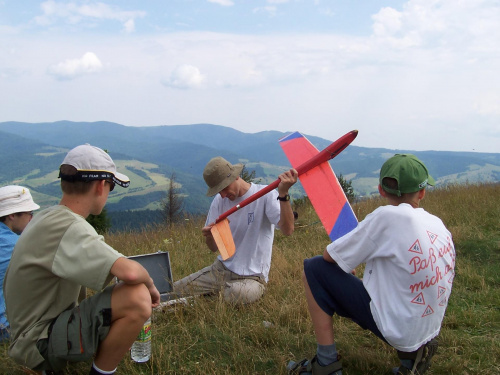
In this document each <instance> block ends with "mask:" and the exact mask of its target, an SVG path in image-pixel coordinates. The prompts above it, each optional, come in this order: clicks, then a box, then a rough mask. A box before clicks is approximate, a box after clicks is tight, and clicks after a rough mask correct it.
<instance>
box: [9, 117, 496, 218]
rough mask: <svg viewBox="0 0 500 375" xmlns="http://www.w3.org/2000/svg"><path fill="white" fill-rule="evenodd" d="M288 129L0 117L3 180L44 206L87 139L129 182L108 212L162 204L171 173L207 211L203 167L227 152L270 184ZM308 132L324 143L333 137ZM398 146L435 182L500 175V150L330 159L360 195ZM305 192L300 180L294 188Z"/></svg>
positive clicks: (371, 152) (189, 200) (281, 162)
mask: <svg viewBox="0 0 500 375" xmlns="http://www.w3.org/2000/svg"><path fill="white" fill-rule="evenodd" d="M289 133H290V132H288V133H283V132H278V131H265V132H259V133H243V132H240V131H237V130H235V129H232V128H229V127H224V126H218V125H211V124H194V125H168V126H154V127H131V126H124V125H120V124H116V123H111V122H104V121H100V122H92V123H89V122H71V121H58V122H52V123H23V122H14V121H10V122H2V123H0V157H1V160H2V161H3V162H2V163H1V164H0V185H7V184H21V185H25V186H28V187H29V188H30V189H31V190H32V192H33V196H34V199H35V200H36V202H37V203H39V204H40V205H41V206H42V207H45V206H49V205H52V204H55V203H57V202H58V201H59V198H60V196H61V193H60V188H59V180H58V179H57V173H58V172H57V171H58V168H59V165H60V164H61V162H62V160H63V158H64V156H65V154H66V152H67V151H68V150H69V149H71V148H73V147H75V146H77V145H80V144H83V143H90V144H92V145H95V146H98V147H101V148H103V149H106V150H107V151H108V152H109V154H110V155H111V157H112V158H113V160H114V161H115V163H116V164H117V166H118V169H119V170H120V171H123V173H125V174H127V175H128V176H129V177H130V179H131V181H132V183H131V185H130V188H128V189H115V191H113V192H112V193H111V195H110V199H109V201H108V205H107V210H108V212H116V211H126V210H129V211H138V210H156V209H158V208H159V202H160V201H161V199H162V198H163V197H164V194H165V191H166V189H167V183H168V181H169V178H170V177H171V175H172V173H174V174H175V180H176V181H177V182H178V183H179V184H180V185H179V191H180V193H182V194H183V196H184V207H185V210H186V211H187V212H189V213H192V214H204V213H205V212H206V211H207V209H208V206H209V204H210V198H208V197H206V196H205V192H206V185H205V182H204V181H203V178H202V173H203V169H204V167H205V165H206V163H207V162H208V161H209V160H210V159H211V158H212V157H215V156H223V157H224V158H226V159H227V160H229V161H230V162H232V163H237V162H241V163H244V164H245V165H246V168H247V169H248V170H249V171H253V170H255V172H256V180H260V181H261V182H262V183H269V182H271V181H274V180H275V179H276V178H277V176H278V175H279V174H280V173H281V172H282V171H284V170H286V169H288V168H289V167H290V164H289V162H288V160H287V159H286V157H285V154H284V153H283V151H282V150H281V147H280V146H279V144H278V140H279V139H280V138H282V137H283V136H285V135H287V134H289ZM304 135H305V136H306V137H307V138H308V139H309V140H310V141H311V142H312V143H313V144H314V145H315V146H316V147H317V148H318V149H319V150H321V149H323V148H324V147H326V146H327V145H329V144H330V143H331V142H332V141H334V140H333V139H332V140H326V139H323V138H319V137H314V136H309V135H307V134H304ZM341 135H343V134H339V137H340V136H341ZM362 136H363V135H362V134H359V136H358V137H362ZM382 142H383V141H381V143H382ZM355 143H356V141H354V144H355ZM398 152H399V153H403V152H409V153H413V154H415V155H417V156H418V157H419V158H420V159H421V160H422V161H423V162H424V163H425V164H426V165H427V167H428V169H429V170H430V171H431V174H432V175H433V177H434V178H435V179H436V180H437V182H438V185H443V184H447V183H465V182H470V183H474V182H498V181H500V154H499V153H475V152H448V151H411V150H390V149H384V148H365V147H358V146H355V145H351V146H349V147H348V148H347V149H345V150H344V151H343V152H342V153H341V154H340V155H339V156H338V157H336V158H335V159H334V160H333V161H332V162H331V164H332V167H333V169H334V171H335V172H336V173H337V175H338V174H342V175H343V176H344V178H346V179H347V180H351V181H352V186H353V188H354V190H355V192H356V193H357V194H358V195H360V196H366V195H370V194H374V193H376V192H377V184H378V178H377V177H378V171H379V168H380V166H381V165H382V163H383V162H384V160H385V159H387V158H388V157H389V156H392V155H393V154H395V153H398ZM302 193H303V191H302V190H301V187H300V186H297V188H296V189H295V190H294V195H295V196H299V195H301V194H302Z"/></svg>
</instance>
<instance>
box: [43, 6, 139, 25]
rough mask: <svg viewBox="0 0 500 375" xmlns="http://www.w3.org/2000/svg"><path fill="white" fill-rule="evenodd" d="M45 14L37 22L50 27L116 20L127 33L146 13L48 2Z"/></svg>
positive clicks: (108, 7) (44, 8)
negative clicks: (87, 21)
mask: <svg viewBox="0 0 500 375" xmlns="http://www.w3.org/2000/svg"><path fill="white" fill-rule="evenodd" d="M40 8H41V9H42V12H43V14H42V15H41V16H37V17H35V22H36V23H37V24H39V25H41V26H48V25H52V24H54V23H56V22H57V21H59V20H62V21H64V22H66V23H69V24H78V23H81V22H83V21H84V20H114V21H119V22H121V23H122V24H123V25H124V29H125V30H126V31H127V32H131V31H133V30H134V20H135V19H137V18H143V17H144V16H145V15H146V12H143V11H123V10H120V9H119V8H117V7H111V6H109V5H107V4H104V3H100V2H85V3H83V4H79V3H78V2H56V1H54V0H48V1H45V2H43V3H42V4H41V5H40Z"/></svg>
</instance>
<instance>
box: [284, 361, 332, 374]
mask: <svg viewBox="0 0 500 375" xmlns="http://www.w3.org/2000/svg"><path fill="white" fill-rule="evenodd" d="M286 368H287V370H288V374H290V375H294V374H302V375H342V362H341V361H340V356H339V357H338V360H337V361H335V362H333V363H330V364H329V365H328V366H321V365H320V364H319V363H318V358H317V357H316V356H314V358H313V359H311V360H310V361H309V360H308V359H307V358H305V359H303V360H301V361H299V362H294V361H290V362H289V363H288V365H287V366H286Z"/></svg>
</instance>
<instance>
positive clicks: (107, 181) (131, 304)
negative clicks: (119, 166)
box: [4, 144, 160, 374]
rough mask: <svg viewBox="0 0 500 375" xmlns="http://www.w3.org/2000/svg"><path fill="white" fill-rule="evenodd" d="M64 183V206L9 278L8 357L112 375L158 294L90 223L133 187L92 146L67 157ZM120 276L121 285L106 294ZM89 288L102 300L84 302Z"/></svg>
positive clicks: (22, 249)
mask: <svg viewBox="0 0 500 375" xmlns="http://www.w3.org/2000/svg"><path fill="white" fill-rule="evenodd" d="M59 177H60V178H61V189H62V192H63V195H62V199H61V202H60V204H59V205H57V206H53V207H50V208H48V209H46V210H43V211H41V212H40V213H39V214H37V215H36V216H35V217H34V218H33V221H32V222H31V224H30V225H29V226H28V227H27V228H26V230H25V231H24V232H23V234H22V236H20V238H19V241H18V242H17V244H16V247H15V250H14V253H13V255H12V260H11V262H10V265H9V268H8V270H7V274H6V276H5V283H4V294H5V300H6V304H7V314H8V316H9V318H10V324H11V337H12V343H11V345H10V348H9V355H10V356H11V357H12V358H14V360H16V362H18V363H20V364H21V365H23V366H26V367H28V368H31V369H33V370H35V371H39V372H40V371H45V372H48V373H56V372H57V371H61V370H64V369H65V368H66V367H67V366H68V362H81V361H87V360H91V359H92V358H94V363H93V364H92V368H91V370H90V374H113V373H114V372H115V371H116V368H117V366H118V364H119V363H120V361H121V360H122V358H123V357H124V356H125V354H126V353H128V351H129V349H130V347H131V346H132V343H133V342H134V341H135V339H136V337H137V336H138V334H139V332H140V331H141V329H142V327H143V325H144V322H145V321H146V320H147V319H148V318H149V317H150V316H151V311H152V308H153V307H156V306H158V305H159V302H160V294H159V292H158V290H157V289H156V287H155V285H154V283H153V280H152V279H151V277H150V276H149V273H148V272H147V271H146V269H145V268H144V267H142V266H141V265H140V264H139V263H137V262H135V261H132V260H130V259H127V258H126V257H124V256H123V255H122V254H120V253H119V252H117V251H116V250H114V249H113V248H112V247H111V246H109V245H107V244H106V243H105V242H104V239H103V237H102V236H99V235H98V234H97V233H96V231H95V230H94V228H93V227H92V226H91V225H90V224H89V223H87V221H86V220H85V218H86V217H88V216H89V215H90V214H92V215H99V214H100V213H101V211H102V209H103V207H104V205H105V204H106V200H107V198H108V195H109V193H110V192H111V191H112V190H113V189H114V187H115V184H117V185H120V186H122V187H128V186H129V184H130V181H129V179H128V177H127V176H125V175H123V174H121V173H118V172H117V171H116V166H115V164H114V162H113V160H111V157H110V156H109V155H108V154H107V153H106V152H105V151H103V150H101V149H100V148H97V147H94V146H91V145H89V144H86V145H81V146H78V147H75V148H74V149H72V150H71V151H69V153H68V154H67V155H66V157H65V159H64V161H63V163H62V165H61V167H60V169H59ZM114 276H116V277H117V278H118V279H119V280H121V282H120V283H118V284H115V285H111V286H108V284H109V282H110V281H111V280H112V278H113V277H114ZM83 287H88V288H91V289H93V290H96V293H95V294H94V295H92V296H91V297H88V298H85V299H82V300H81V301H79V296H80V291H81V289H82V288H83ZM69 372H72V371H71V369H70V370H69Z"/></svg>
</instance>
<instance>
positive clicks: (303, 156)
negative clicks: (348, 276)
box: [279, 131, 358, 241]
mask: <svg viewBox="0 0 500 375" xmlns="http://www.w3.org/2000/svg"><path fill="white" fill-rule="evenodd" d="M354 132H355V133H354ZM354 132H351V133H347V134H346V135H348V136H350V137H353V138H352V140H354V138H355V137H356V135H357V131H354ZM353 133H354V134H353ZM344 137H345V136H344ZM350 137H348V139H350ZM352 140H351V141H352ZM279 142H280V146H281V148H282V149H283V151H284V152H285V154H286V156H287V158H288V160H289V161H290V164H292V166H293V167H294V168H296V169H297V168H298V166H299V165H301V164H302V163H303V162H304V161H306V160H310V159H311V158H313V157H314V156H315V155H319V151H318V149H317V148H316V147H314V145H313V144H312V143H311V142H309V140H308V139H307V138H306V137H304V136H303V135H302V134H300V133H299V132H295V133H292V134H290V135H288V136H286V137H283V138H281V139H280V140H279ZM349 143H351V142H349ZM346 147H347V145H346ZM342 150H343V149H342ZM342 150H340V151H342ZM340 151H339V152H337V154H338V153H340ZM299 179H300V182H301V183H302V186H303V188H304V190H305V192H306V194H307V196H308V197H309V200H310V201H311V204H312V205H313V207H314V210H315V211H316V213H317V214H318V217H319V219H320V220H321V223H322V224H323V226H324V227H325V230H326V232H327V233H328V236H329V237H330V239H331V240H332V241H334V240H336V239H337V238H339V237H342V236H343V235H344V234H346V233H348V232H350V231H351V230H352V229H354V228H356V226H357V225H358V220H357V219H356V216H355V215H354V212H353V210H352V208H351V205H350V204H349V201H348V200H347V197H346V195H345V193H344V190H343V189H342V187H341V186H340V183H339V181H338V179H337V177H336V176H335V173H334V172H333V169H332V167H331V166H330V163H329V162H328V160H326V161H324V162H323V163H321V164H319V165H318V166H316V167H315V168H313V169H310V170H309V171H307V172H305V173H303V174H299Z"/></svg>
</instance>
